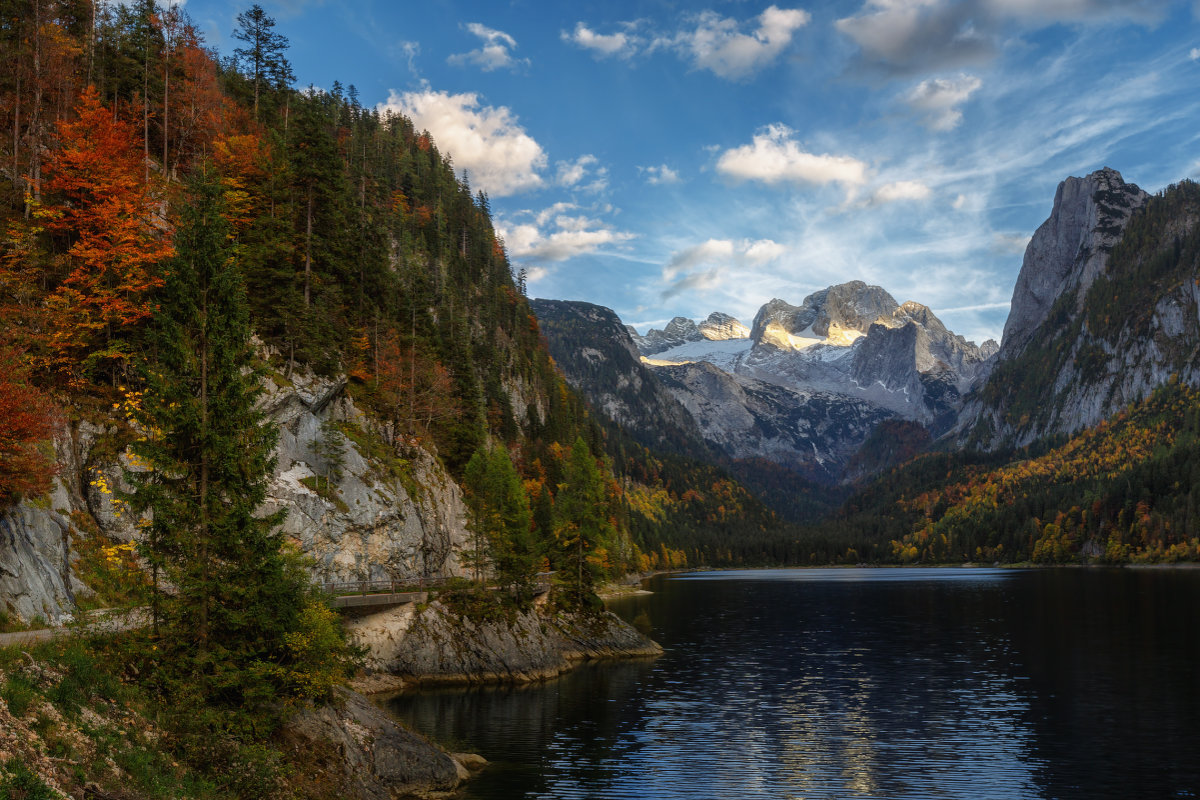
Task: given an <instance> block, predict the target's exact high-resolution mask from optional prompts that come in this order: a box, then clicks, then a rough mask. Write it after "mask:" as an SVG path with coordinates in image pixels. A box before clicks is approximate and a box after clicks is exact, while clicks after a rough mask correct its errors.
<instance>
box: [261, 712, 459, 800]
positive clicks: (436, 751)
mask: <svg viewBox="0 0 1200 800" xmlns="http://www.w3.org/2000/svg"><path fill="white" fill-rule="evenodd" d="M282 739H283V741H284V742H286V743H287V744H289V745H291V746H292V747H293V748H295V749H297V750H300V751H302V752H305V753H307V754H308V757H309V758H310V759H312V760H314V761H315V760H319V759H322V757H324V758H325V759H328V760H329V761H330V762H331V763H328V764H326V765H325V766H326V772H327V774H328V773H332V774H328V777H329V778H331V779H333V780H335V781H336V782H337V783H338V791H339V795H340V796H342V797H346V798H351V799H352V800H393V798H397V797H407V796H429V795H430V794H432V793H435V792H438V793H440V792H449V791H451V790H453V789H455V788H457V787H458V786H459V785H460V784H461V783H462V782H463V781H464V780H466V779H467V778H468V777H469V773H468V772H467V769H466V768H465V767H464V766H463V765H462V764H461V763H460V762H458V761H456V760H455V759H454V758H453V757H452V756H451V755H450V754H449V753H447V752H446V751H445V750H443V749H442V748H440V747H438V746H437V745H435V744H433V743H432V742H430V741H429V740H427V739H425V738H424V737H422V736H419V735H417V734H415V733H413V732H412V731H410V730H408V729H407V728H405V727H404V726H403V725H401V724H400V723H398V722H396V721H395V720H393V719H392V718H391V717H389V716H388V715H387V714H386V713H384V712H383V711H382V710H381V709H379V708H377V707H376V706H374V705H372V704H371V703H370V702H369V701H368V700H367V699H366V698H364V697H363V696H362V695H359V694H356V693H354V692H350V691H346V690H342V691H340V692H339V694H338V697H337V700H336V702H334V703H333V704H331V705H327V706H323V707H320V708H309V709H305V710H303V711H300V712H299V713H297V714H294V715H292V716H291V717H289V718H288V720H287V721H286V722H285V724H284V727H283V731H282ZM310 766H312V767H314V768H318V767H320V766H321V764H319V763H318V764H311V763H310Z"/></svg>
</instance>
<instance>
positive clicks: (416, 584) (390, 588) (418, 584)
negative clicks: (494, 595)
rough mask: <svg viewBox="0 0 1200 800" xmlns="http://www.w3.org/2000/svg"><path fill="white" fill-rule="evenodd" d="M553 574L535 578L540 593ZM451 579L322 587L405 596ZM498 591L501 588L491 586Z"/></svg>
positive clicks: (342, 583) (335, 591)
mask: <svg viewBox="0 0 1200 800" xmlns="http://www.w3.org/2000/svg"><path fill="white" fill-rule="evenodd" d="M553 577H554V573H553V572H539V573H537V574H536V575H534V576H533V585H534V587H535V588H536V589H537V590H538V591H539V592H544V591H549V589H550V585H551V580H552V579H553ZM449 580H450V579H449V578H446V577H442V576H438V577H429V578H407V579H405V580H380V581H336V582H328V583H323V584H321V586H322V587H323V588H324V589H325V591H327V592H329V593H330V594H331V595H334V596H335V597H337V596H344V595H352V594H359V595H367V594H405V593H408V592H423V591H426V590H428V589H433V588H437V587H439V586H444V585H445V584H446V583H447V582H448V581H449ZM488 588H491V589H496V588H499V587H495V586H490V587H488Z"/></svg>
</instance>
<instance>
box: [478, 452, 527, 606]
mask: <svg viewBox="0 0 1200 800" xmlns="http://www.w3.org/2000/svg"><path fill="white" fill-rule="evenodd" d="M463 484H464V488H465V489H466V492H467V505H468V507H469V508H470V509H471V515H472V522H471V527H472V530H473V531H474V533H475V548H474V549H475V552H474V554H473V557H474V559H475V562H476V563H475V566H476V569H477V570H480V569H481V568H482V567H483V566H485V564H484V562H485V561H490V562H491V566H492V567H493V568H494V569H495V573H496V580H497V581H498V582H499V583H500V584H501V585H502V586H507V587H508V588H509V589H510V590H511V591H512V593H513V594H514V595H515V596H516V597H517V598H518V599H524V598H526V597H527V596H528V593H529V588H530V587H531V585H532V582H533V576H534V573H535V572H536V571H537V567H538V563H539V561H540V559H539V556H538V552H537V547H536V545H535V544H534V540H533V534H532V525H533V518H532V515H531V513H530V510H529V497H528V496H527V495H526V494H525V488H524V487H523V486H522V485H521V476H520V475H518V474H517V469H516V467H514V466H513V463H512V459H510V458H509V456H508V450H507V449H506V448H505V447H504V446H503V445H498V444H497V445H493V446H491V447H487V446H485V447H481V448H479V449H478V450H476V451H475V454H474V455H473V456H471V460H470V461H468V462H467V468H466V473H465V476H464V480H463Z"/></svg>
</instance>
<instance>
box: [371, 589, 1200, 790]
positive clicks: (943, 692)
mask: <svg viewBox="0 0 1200 800" xmlns="http://www.w3.org/2000/svg"><path fill="white" fill-rule="evenodd" d="M653 588H654V590H655V594H653V595H651V596H639V597H631V598H626V599H623V600H621V601H619V603H617V604H614V609H615V610H616V611H617V612H618V613H619V614H621V615H622V616H625V617H626V618H630V619H632V618H634V617H636V616H638V615H641V614H645V615H646V616H647V617H648V618H649V619H650V620H651V623H652V625H653V632H652V635H653V636H654V637H655V638H656V639H657V640H658V641H659V642H660V643H662V644H663V645H664V647H665V648H666V651H667V652H666V654H665V655H664V656H662V657H661V658H658V659H655V660H642V661H632V662H609V663H603V664H593V665H588V666H585V667H583V668H581V669H579V670H577V671H575V672H573V673H571V674H569V675H567V676H565V677H563V678H561V679H559V680H556V681H553V682H550V683H547V684H542V685H538V686H532V687H523V688H506V689H486V690H479V689H476V690H469V691H468V690H459V691H454V690H446V691H437V692H430V693H424V694H419V695H410V696H404V697H401V698H399V699H397V700H396V701H395V703H394V704H393V710H394V711H395V712H396V713H398V714H399V715H400V716H401V717H402V718H404V719H406V720H407V721H409V722H410V723H411V724H413V725H414V726H415V727H416V728H417V729H418V730H421V731H423V732H425V733H427V734H429V735H431V736H432V737H434V738H435V739H441V740H444V741H448V742H450V743H451V744H452V745H453V746H454V747H459V748H466V749H471V750H475V751H477V752H479V753H481V754H483V755H484V756H486V757H487V758H488V759H490V760H491V761H492V762H494V763H493V765H492V766H490V767H489V768H488V769H487V770H486V771H485V772H484V774H483V775H482V777H480V778H479V779H477V780H476V781H475V782H474V783H473V784H471V785H470V786H469V787H468V789H467V792H466V794H465V795H464V797H472V798H585V797H586V798H668V799H671V798H842V797H860V798H914V799H916V798H1031V797H1046V798H1051V797H1089V798H1092V797H1149V796H1158V797H1172V796H1175V797H1179V796H1192V795H1191V791H1192V790H1194V789H1195V788H1196V786H1197V784H1198V783H1200V767H1198V766H1197V763H1196V759H1195V758H1194V756H1193V755H1192V754H1193V753H1194V752H1195V749H1194V748H1195V745H1197V744H1200V739H1198V732H1200V710H1198V708H1197V702H1198V696H1197V690H1196V687H1195V685H1194V684H1195V681H1194V679H1193V678H1192V675H1193V672H1192V670H1193V665H1194V664H1195V663H1197V657H1198V656H1200V653H1198V652H1197V645H1196V642H1197V640H1198V639H1200V621H1198V614H1197V611H1196V609H1200V602H1198V601H1200V574H1195V575H1186V576H1184V575H1180V574H1164V573H1158V574H1157V575H1149V574H1147V573H1142V574H1134V572H1133V571H1129V570H1126V571H1123V572H1122V571H1092V570H1088V571H1083V570H1077V571H1029V572H1024V571H1014V570H990V569H972V570H965V569H914V570H876V569H869V570H859V569H836V570H763V571H739V572H719V573H697V574H690V575H683V576H671V577H665V578H659V579H657V580H656V581H655V584H654V586H653ZM1170 632H1173V633H1174V635H1171V634H1170ZM1147 715H1154V716H1152V717H1149V716H1147Z"/></svg>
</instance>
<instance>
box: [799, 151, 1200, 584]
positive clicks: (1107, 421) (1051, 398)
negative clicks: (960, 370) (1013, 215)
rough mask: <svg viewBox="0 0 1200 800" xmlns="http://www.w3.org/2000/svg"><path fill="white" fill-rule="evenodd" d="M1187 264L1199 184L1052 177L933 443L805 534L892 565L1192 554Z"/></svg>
mask: <svg viewBox="0 0 1200 800" xmlns="http://www.w3.org/2000/svg"><path fill="white" fill-rule="evenodd" d="M1198 273H1200V186H1198V185H1197V184H1195V183H1193V182H1191V181H1184V182H1182V183H1180V184H1178V185H1173V186H1170V187H1168V188H1167V189H1165V190H1163V191H1162V192H1160V193H1159V194H1157V195H1153V196H1150V195H1147V194H1146V193H1145V192H1143V191H1142V190H1141V189H1139V188H1138V187H1137V186H1134V185H1132V184H1127V183H1125V182H1124V181H1123V179H1122V178H1121V176H1120V175H1119V174H1118V173H1116V172H1115V171H1113V170H1111V169H1103V170H1100V171H1098V172H1095V173H1092V174H1091V175H1088V176H1086V177H1084V178H1074V177H1072V178H1068V179H1067V180H1065V181H1063V183H1062V184H1061V185H1060V186H1059V189H1058V192H1057V193H1056V196H1055V202H1054V206H1053V210H1052V211H1051V214H1050V217H1049V218H1048V219H1047V220H1046V222H1045V223H1044V224H1043V225H1042V226H1041V227H1040V228H1039V229H1038V231H1037V233H1036V234H1035V235H1034V237H1033V238H1032V240H1031V241H1030V244H1029V247H1028V249H1027V251H1026V254H1025V260H1024V264H1023V266H1022V270H1021V274H1020V276H1019V278H1018V280H1017V285H1016V288H1015V290H1014V293H1013V307H1012V311H1011V312H1010V317H1009V320H1008V323H1007V325H1006V326H1005V331H1006V333H1005V340H1004V344H1003V346H1002V348H1001V350H1000V352H999V354H998V356H997V358H996V361H995V364H994V367H993V368H992V369H991V370H990V372H989V373H988V374H987V375H986V378H985V380H983V381H982V382H981V384H980V386H979V387H978V388H977V389H976V390H975V391H974V392H972V393H971V394H970V395H969V396H968V398H967V401H966V403H965V404H964V406H963V409H962V412H961V415H960V420H959V423H958V424H957V426H956V427H955V429H954V430H953V431H951V433H950V435H948V436H947V437H946V438H945V439H944V440H943V442H942V443H941V452H935V453H928V454H925V455H923V456H920V457H918V458H915V459H913V460H912V461H911V462H909V463H907V464H905V465H904V466H902V467H899V468H897V469H894V470H892V471H890V472H889V473H887V474H885V475H883V476H882V477H880V478H879V479H877V480H875V481H873V482H872V483H870V484H868V485H866V486H864V487H862V488H861V489H860V491H858V492H857V493H856V494H855V495H854V496H852V497H851V498H850V499H849V500H848V501H847V502H846V504H845V506H844V507H843V508H842V510H841V511H840V512H839V513H838V515H837V516H836V518H835V519H833V520H831V521H828V522H826V523H824V524H823V525H821V526H820V527H818V528H815V529H812V530H810V531H808V532H807V533H806V534H804V536H805V537H811V538H815V539H819V540H821V541H822V542H824V551H825V552H842V553H849V552H851V551H852V552H853V554H854V558H855V559H858V558H863V557H866V558H868V559H870V560H880V561H896V562H901V563H906V562H914V561H926V562H929V561H932V562H945V561H960V560H976V561H979V560H986V561H1021V560H1032V561H1036V562H1043V563H1079V562H1096V561H1099V562H1104V563H1124V562H1127V561H1135V562H1151V563H1155V562H1175V561H1182V560H1189V561H1190V560H1197V559H1200V537H1198V536H1197V535H1196V531H1197V530H1198V529H1200V510H1198V509H1200V281H1198V280H1197V277H1196V276H1197V274H1198ZM844 557H848V556H844Z"/></svg>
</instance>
